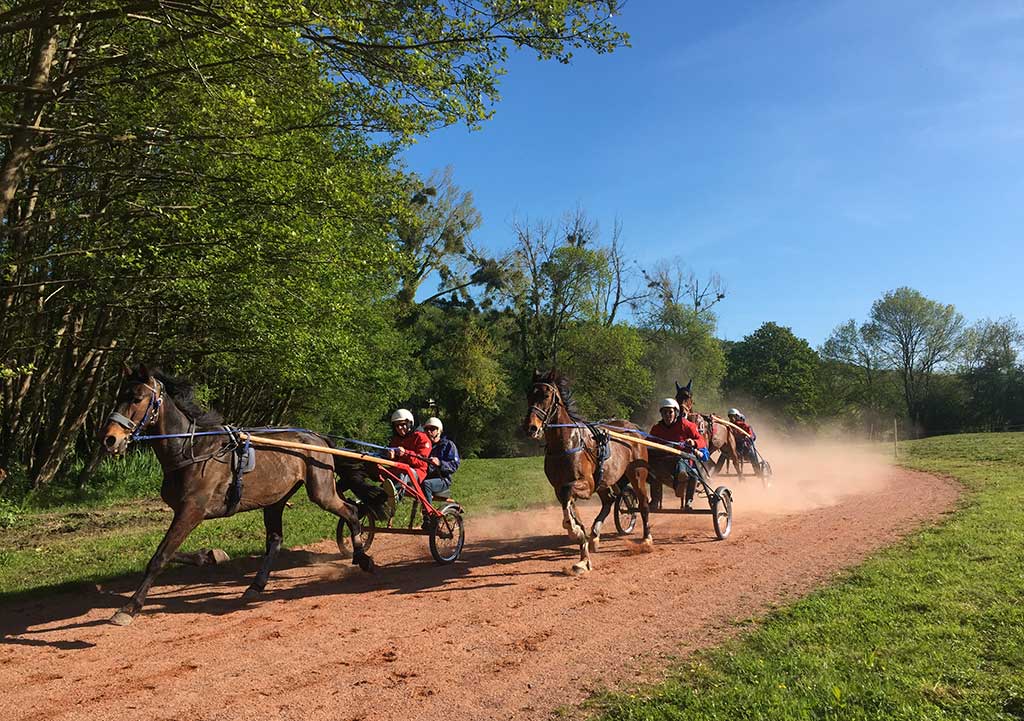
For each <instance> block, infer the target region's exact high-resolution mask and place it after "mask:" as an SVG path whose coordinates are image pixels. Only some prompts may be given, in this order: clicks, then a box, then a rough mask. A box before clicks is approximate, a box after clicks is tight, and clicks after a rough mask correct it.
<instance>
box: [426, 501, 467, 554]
mask: <svg viewBox="0 0 1024 721" xmlns="http://www.w3.org/2000/svg"><path fill="white" fill-rule="evenodd" d="M465 541H466V532H465V530H464V529H463V527H462V511H461V509H460V508H459V506H457V505H450V506H445V507H444V508H442V509H441V515H440V516H439V517H438V518H437V520H436V521H435V522H434V523H433V524H431V526H430V555H432V556H433V557H434V560H435V561H437V562H438V563H454V562H455V561H457V560H458V558H459V556H460V555H461V554H462V544H463V543H465Z"/></svg>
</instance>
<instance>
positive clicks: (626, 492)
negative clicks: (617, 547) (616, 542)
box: [615, 486, 639, 536]
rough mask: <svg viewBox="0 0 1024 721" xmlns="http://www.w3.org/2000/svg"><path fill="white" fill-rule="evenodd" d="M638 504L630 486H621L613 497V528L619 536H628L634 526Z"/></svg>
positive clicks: (634, 492)
mask: <svg viewBox="0 0 1024 721" xmlns="http://www.w3.org/2000/svg"><path fill="white" fill-rule="evenodd" d="M638 505H639V504H638V503H637V500H636V491H634V490H633V487H632V486H626V487H625V488H623V489H622V491H621V492H620V493H619V495H618V496H617V497H616V498H615V530H616V531H618V532H619V535H620V536H628V535H629V534H630V533H632V532H633V529H634V528H636V513H637V506H638Z"/></svg>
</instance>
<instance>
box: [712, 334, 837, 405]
mask: <svg viewBox="0 0 1024 721" xmlns="http://www.w3.org/2000/svg"><path fill="white" fill-rule="evenodd" d="M818 365H819V359H818V355H817V354H816V353H815V352H814V350H813V349H812V348H811V346H810V345H809V344H808V343H807V341H806V340H804V339H803V338H798V337H797V336H796V335H794V334H793V331H792V330H791V329H790V328H786V327H784V326H780V325H777V324H775V323H765V324H764V325H762V326H761V327H760V328H758V329H757V330H756V331H754V332H753V333H751V334H750V335H748V336H746V337H744V338H743V340H742V341H740V342H739V343H736V344H735V345H734V346H733V347H732V348H731V349H730V350H729V356H728V366H729V370H728V373H727V375H726V378H725V384H724V385H725V389H726V391H727V392H729V393H738V394H742V395H745V396H747V397H749V398H750V399H751V400H752V401H753V402H755V403H756V404H757V405H759V406H762V407H765V406H767V407H771V408H775V409H778V410H780V411H781V412H782V413H783V414H784V415H785V416H787V417H788V418H790V419H793V420H796V421H808V420H810V419H812V418H813V417H814V416H815V415H816V412H817V408H818V403H819V391H818V384H817V373H818Z"/></svg>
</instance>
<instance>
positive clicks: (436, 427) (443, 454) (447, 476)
mask: <svg viewBox="0 0 1024 721" xmlns="http://www.w3.org/2000/svg"><path fill="white" fill-rule="evenodd" d="M423 430H424V432H425V433H426V434H427V437H429V438H430V441H431V443H433V447H432V448H431V449H430V458H428V459H427V480H426V481H424V482H423V492H424V494H425V495H426V496H427V500H428V501H430V502H431V503H433V500H434V494H435V493H439V494H441V495H445V496H446V495H448V491H449V489H451V487H452V474H453V473H455V471H457V470H459V462H460V461H461V460H462V459H461V458H459V449H458V448H456V447H455V444H454V443H453V442H452V440H451V439H450V438H449V437H448V436H443V435H441V432H442V431H443V430H444V425H443V424H442V423H441V419H440V418H428V419H427V422H426V423H424V424H423Z"/></svg>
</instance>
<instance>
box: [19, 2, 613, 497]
mask: <svg viewBox="0 0 1024 721" xmlns="http://www.w3.org/2000/svg"><path fill="white" fill-rule="evenodd" d="M612 10H614V5H613V4H609V3H606V2H588V1H585V0H558V1H557V2H555V3H547V2H545V3H541V2H535V1H528V2H521V1H520V0H498V1H497V2H491V3H488V4H486V5H485V6H484V5H472V4H469V5H467V4H459V5H456V6H454V7H452V6H450V5H449V4H447V3H441V2H435V1H432V0H426V1H425V2H417V3H399V2H381V3H371V4H366V3H355V4H353V3H351V2H347V1H346V0H329V1H327V2H284V3H275V4H270V5H268V4H266V3H235V2H227V1H226V0H213V1H211V2H207V1H206V0H203V1H202V2H198V1H194V0H174V2H170V1H169V0H89V1H88V2H87V1H86V0H44V1H43V2H34V1H31V0H19V1H16V2H13V3H9V4H8V6H7V7H6V8H5V9H4V10H3V11H0V125H2V126H3V129H2V131H0V132H2V133H3V134H4V135H5V137H6V142H5V143H4V144H3V145H2V146H0V154H2V155H0V367H2V368H3V372H0V383H2V393H0V400H2V404H0V421H2V429H0V464H3V465H5V466H6V465H7V464H8V463H11V462H12V461H13V462H14V463H16V464H18V465H20V466H22V467H24V468H25V469H27V472H28V473H29V475H31V476H32V478H33V479H34V481H35V482H36V483H37V484H42V483H46V482H49V480H51V479H52V478H53V477H54V476H55V474H56V473H57V471H58V469H59V468H60V467H61V465H62V464H64V463H65V462H66V460H67V459H68V454H69V449H71V448H72V447H73V441H74V439H75V437H76V436H79V435H80V434H81V433H82V432H83V429H86V427H87V425H88V424H89V423H90V418H92V419H95V418H97V417H98V416H97V413H96V411H97V406H98V405H99V403H100V402H101V398H106V397H109V396H110V395H111V393H112V391H113V390H114V388H116V384H117V379H116V375H115V372H116V371H115V369H116V367H117V365H118V363H117V362H116V361H119V360H121V359H123V358H124V357H126V356H135V357H139V356H142V357H145V358H147V359H150V360H153V359H154V355H162V356H163V358H164V359H165V360H166V361H169V362H168V363H165V365H170V366H172V369H173V370H177V371H179V372H184V373H188V374H190V375H192V376H193V377H196V376H199V377H203V378H206V379H217V380H218V381H219V383H218V387H220V388H223V389H224V390H223V393H224V396H223V397H222V398H220V399H217V400H220V401H223V403H224V405H225V406H226V407H227V408H226V410H229V413H231V412H233V413H236V414H237V417H238V418H239V419H247V418H256V417H259V418H267V419H270V418H284V417H285V416H288V417H296V416H295V414H302V413H307V414H318V413H321V411H318V410H316V409H323V408H324V407H326V406H332V410H331V411H330V412H329V413H328V412H327V411H322V412H323V413H326V415H327V416H329V417H330V418H332V419H333V420H332V422H334V421H336V422H338V423H345V424H348V423H351V422H352V416H353V414H354V413H358V412H359V410H360V408H362V407H363V406H362V405H360V401H359V397H356V396H351V397H348V398H346V399H347V400H354V401H355V403H354V404H350V406H349V407H348V408H347V409H346V408H344V407H343V406H342V405H341V404H333V405H332V404H331V403H330V402H325V401H324V399H318V398H317V397H316V395H317V394H316V389H318V388H321V387H328V388H332V387H333V388H335V389H337V388H339V387H340V386H346V379H348V380H349V381H352V380H357V381H359V382H364V383H365V384H366V386H365V387H366V389H367V392H365V393H364V394H363V396H364V397H366V398H368V399H370V400H367V401H365V403H366V404H367V407H369V406H373V405H374V404H377V403H384V402H386V401H387V396H386V394H391V393H394V394H401V393H404V392H405V390H404V389H402V387H401V386H402V382H401V375H400V374H396V373H395V369H396V368H397V367H398V366H400V364H401V362H402V360H403V359H405V358H407V357H408V356H409V355H410V354H411V353H412V352H413V351H414V350H415V349H412V348H410V347H409V346H408V345H407V344H404V343H403V342H402V338H401V337H400V336H398V335H397V334H396V333H395V330H394V325H393V323H392V324H390V325H389V323H388V319H389V317H390V316H391V315H393V313H394V308H393V307H392V300H393V298H394V296H395V294H396V293H397V288H396V284H395V282H394V281H395V277H396V275H397V271H398V269H399V268H401V267H404V266H403V261H402V259H401V258H400V256H399V255H398V254H396V252H395V248H394V247H393V240H394V223H395V219H396V218H400V217H402V214H403V212H404V209H405V208H406V207H407V197H403V195H405V193H406V191H407V189H408V186H407V185H406V184H404V182H403V180H404V179H403V177H402V174H401V173H400V172H398V171H397V170H396V169H395V166H394V162H395V154H396V152H397V151H398V149H399V148H400V147H401V146H402V145H403V144H405V143H408V142H411V140H412V139H413V138H414V137H415V136H416V135H419V134H423V133H426V132H429V131H430V130H432V129H435V128H438V127H440V126H443V125H446V124H451V123H454V122H460V121H463V122H466V123H467V124H469V125H471V126H475V125H476V124H478V123H479V122H480V121H482V120H484V119H486V118H487V117H489V116H490V115H491V113H492V112H493V110H492V108H493V103H494V102H495V101H496V99H497V86H498V79H499V77H500V75H501V74H502V72H503V64H504V62H505V60H506V58H507V53H508V50H509V49H510V48H512V47H517V48H531V49H533V50H534V51H535V52H536V53H537V54H538V56H539V57H541V58H556V59H558V60H560V61H562V62H566V61H568V60H569V58H570V57H571V55H572V52H573V50H574V49H577V48H587V49H591V50H594V51H596V52H607V51H610V50H612V49H614V48H615V47H618V46H619V45H621V44H623V43H624V42H626V36H625V35H624V34H622V33H620V32H618V31H617V30H615V28H614V27H613V25H612V24H611V22H610V17H611V14H612V13H611V11H612ZM156 360H159V358H156ZM321 384H323V386H322V385H321ZM336 394H337V396H344V395H345V391H343V390H337V391H336ZM318 401H319V402H318ZM92 422H93V423H95V422H96V421H95V420H93V421H92ZM36 429H42V432H41V433H36V432H35V430H36Z"/></svg>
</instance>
